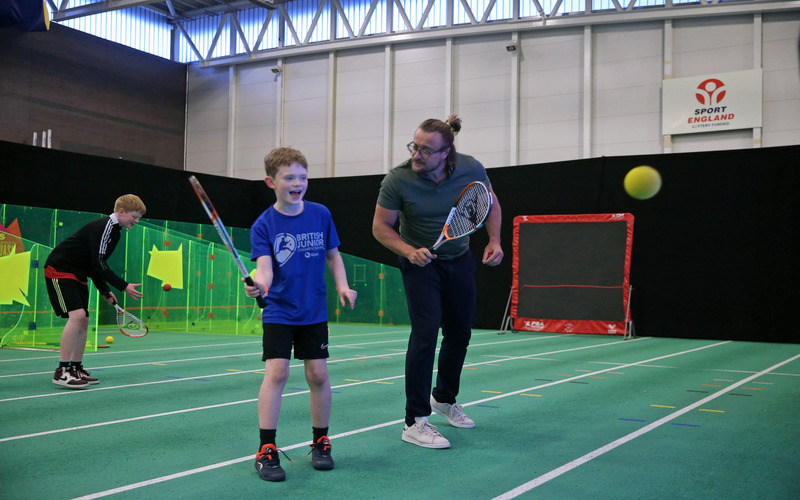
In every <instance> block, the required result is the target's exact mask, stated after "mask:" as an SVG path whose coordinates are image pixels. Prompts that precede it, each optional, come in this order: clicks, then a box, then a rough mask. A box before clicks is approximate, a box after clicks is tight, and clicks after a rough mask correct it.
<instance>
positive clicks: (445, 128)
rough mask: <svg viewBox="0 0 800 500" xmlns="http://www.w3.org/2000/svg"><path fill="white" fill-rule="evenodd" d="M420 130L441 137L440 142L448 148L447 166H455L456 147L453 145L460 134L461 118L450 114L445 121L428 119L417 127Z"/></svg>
mask: <svg viewBox="0 0 800 500" xmlns="http://www.w3.org/2000/svg"><path fill="white" fill-rule="evenodd" d="M419 128H420V130H422V131H423V132H427V133H433V132H438V133H439V135H441V136H442V140H443V141H444V142H445V144H446V145H447V146H448V147H449V148H450V152H449V153H448V154H447V159H446V162H447V165H448V167H452V166H453V165H455V164H456V146H455V144H453V141H455V138H456V135H458V133H459V132H461V118H459V117H458V115H455V114H452V115H450V116H448V117H447V120H445V121H442V120H438V119H436V118H428V119H427V120H425V121H424V122H422V123H421V124H420V126H419Z"/></svg>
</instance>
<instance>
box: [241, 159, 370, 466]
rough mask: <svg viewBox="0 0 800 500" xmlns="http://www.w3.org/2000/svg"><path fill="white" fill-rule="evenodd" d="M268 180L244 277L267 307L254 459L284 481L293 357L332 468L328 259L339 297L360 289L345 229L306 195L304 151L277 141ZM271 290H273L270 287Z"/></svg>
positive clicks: (317, 449)
mask: <svg viewBox="0 0 800 500" xmlns="http://www.w3.org/2000/svg"><path fill="white" fill-rule="evenodd" d="M264 168H265V170H266V173H267V177H266V179H265V181H266V183H267V186H269V187H270V189H272V190H273V191H275V198H276V201H275V204H274V205H272V206H271V207H269V208H268V209H267V210H265V211H264V212H263V213H262V214H261V215H260V216H259V217H258V219H256V221H255V223H253V227H252V228H251V232H250V240H251V244H252V252H251V259H252V260H254V261H256V271H255V275H254V276H253V281H254V282H255V286H248V285H245V287H244V288H245V291H246V293H247V295H248V296H250V297H257V296H259V295H261V296H264V299H265V300H266V302H267V306H266V307H265V308H264V312H263V314H262V321H263V323H264V324H263V328H264V336H263V346H264V354H263V357H262V360H263V361H265V362H266V365H265V369H264V380H263V382H262V384H261V389H260V391H259V393H258V421H259V422H258V423H259V428H260V441H261V444H260V445H259V451H258V453H257V454H256V461H255V466H256V470H257V471H258V473H259V475H260V476H261V479H263V480H265V481H283V480H284V479H286V473H285V472H284V470H283V469H282V468H281V465H280V459H279V458H278V448H277V446H276V445H275V434H276V429H277V426H278V416H279V415H280V409H281V397H282V394H283V388H284V387H285V386H286V381H287V380H288V378H289V358H290V356H291V352H292V347H293V346H294V356H295V358H296V359H302V360H303V365H304V367H305V375H306V381H307V382H308V386H309V389H311V396H310V403H309V406H310V409H311V425H312V431H313V436H314V438H313V440H312V442H311V461H312V464H313V466H314V468H315V469H318V470H330V469H333V467H334V464H333V459H332V458H331V444H330V440H329V439H328V423H329V419H330V414H331V384H330V380H329V378H328V365H327V361H326V358H328V311H327V302H326V290H325V265H326V264H327V266H328V268H329V269H330V271H331V275H332V276H333V281H334V283H335V284H336V291H337V293H338V295H339V302H340V303H341V304H342V306H344V305H345V301H347V302H348V303H349V305H350V308H351V309H352V308H353V306H354V305H355V301H356V292H355V291H354V290H351V289H350V287H349V286H348V284H347V275H346V273H345V269H344V262H343V261H342V256H341V255H339V248H338V247H339V237H338V236H337V234H336V228H335V227H334V225H333V219H332V218H331V214H330V212H329V211H328V209H327V208H325V207H324V206H323V205H320V204H318V203H313V202H310V201H305V200H304V199H303V196H304V195H305V193H306V190H307V189H308V162H307V161H306V158H305V156H303V154H302V153H301V152H300V151H297V150H296V149H292V148H285V147H282V148H277V149H274V150H272V151H271V152H270V153H269V154H268V155H267V156H266V157H265V158H264ZM267 290H269V293H267Z"/></svg>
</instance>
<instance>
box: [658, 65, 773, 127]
mask: <svg viewBox="0 0 800 500" xmlns="http://www.w3.org/2000/svg"><path fill="white" fill-rule="evenodd" d="M761 73H762V71H761V70H760V69H754V70H749V71H737V72H735V73H716V74H711V75H703V76H693V77H690V78H674V79H670V80H664V82H663V86H662V89H663V92H662V99H661V108H662V112H661V130H662V134H663V135H672V134H695V133H698V132H719V131H721V130H735V129H742V128H754V127H760V126H761V120H762V106H761V95H762V82H761V76H762V75H761Z"/></svg>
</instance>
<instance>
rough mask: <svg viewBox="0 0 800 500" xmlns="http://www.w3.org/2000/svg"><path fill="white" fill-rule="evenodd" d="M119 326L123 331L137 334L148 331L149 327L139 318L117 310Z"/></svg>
mask: <svg viewBox="0 0 800 500" xmlns="http://www.w3.org/2000/svg"><path fill="white" fill-rule="evenodd" d="M117 326H118V327H119V329H120V330H121V331H122V332H123V333H128V334H134V335H135V334H141V333H142V331H144V332H146V331H147V327H146V326H145V324H144V323H143V322H142V321H141V320H140V319H139V318H136V317H135V316H133V315H131V314H127V313H125V312H122V311H117Z"/></svg>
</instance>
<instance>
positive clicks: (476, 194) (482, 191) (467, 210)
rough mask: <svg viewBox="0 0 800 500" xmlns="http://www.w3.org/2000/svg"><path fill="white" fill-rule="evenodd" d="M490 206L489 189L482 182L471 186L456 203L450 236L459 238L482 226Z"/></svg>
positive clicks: (448, 232)
mask: <svg viewBox="0 0 800 500" xmlns="http://www.w3.org/2000/svg"><path fill="white" fill-rule="evenodd" d="M490 207H491V198H490V195H489V192H488V190H486V188H485V187H483V186H481V185H480V184H475V185H473V186H472V187H470V189H469V190H468V191H467V192H466V193H464V194H463V195H462V196H461V198H460V199H459V200H458V203H457V204H456V211H455V213H454V214H453V217H452V219H451V220H450V225H449V227H448V229H447V234H448V236H450V237H451V238H457V237H459V236H462V235H465V234H468V233H469V232H471V231H474V230H475V229H477V228H478V227H480V225H481V224H482V223H483V221H484V219H485V218H486V214H487V213H488V212H489V208H490Z"/></svg>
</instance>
